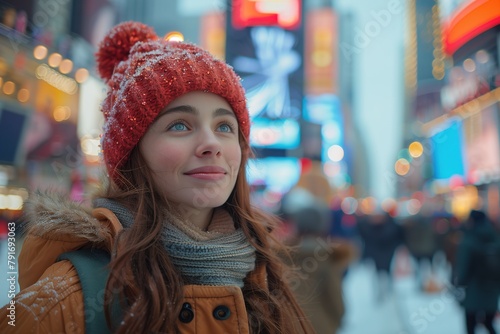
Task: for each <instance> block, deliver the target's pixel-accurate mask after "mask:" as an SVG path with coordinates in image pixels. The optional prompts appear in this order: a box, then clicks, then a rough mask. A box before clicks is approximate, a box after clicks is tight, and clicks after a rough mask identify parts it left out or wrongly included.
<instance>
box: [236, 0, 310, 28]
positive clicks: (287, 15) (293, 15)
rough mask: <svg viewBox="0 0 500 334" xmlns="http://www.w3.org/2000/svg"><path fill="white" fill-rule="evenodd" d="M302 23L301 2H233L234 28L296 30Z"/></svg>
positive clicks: (296, 0) (261, 0)
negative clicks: (261, 27)
mask: <svg viewBox="0 0 500 334" xmlns="http://www.w3.org/2000/svg"><path fill="white" fill-rule="evenodd" d="M300 21H301V0H233V6H232V22H233V27H235V28H237V29H242V28H246V27H253V26H279V27H281V28H284V29H291V30H293V29H296V28H298V27H299V26H300Z"/></svg>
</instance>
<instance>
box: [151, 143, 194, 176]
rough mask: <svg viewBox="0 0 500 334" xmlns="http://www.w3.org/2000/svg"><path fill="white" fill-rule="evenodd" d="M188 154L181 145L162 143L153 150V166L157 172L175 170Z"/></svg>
mask: <svg viewBox="0 0 500 334" xmlns="http://www.w3.org/2000/svg"><path fill="white" fill-rule="evenodd" d="M185 156H186V150H182V149H180V147H179V145H161V146H158V147H155V149H154V150H152V151H151V154H150V159H149V160H150V161H151V162H152V163H151V167H152V169H153V171H155V172H166V171H169V172H171V171H173V170H175V169H176V168H177V165H178V164H179V162H181V161H182V160H183V159H184V157H185Z"/></svg>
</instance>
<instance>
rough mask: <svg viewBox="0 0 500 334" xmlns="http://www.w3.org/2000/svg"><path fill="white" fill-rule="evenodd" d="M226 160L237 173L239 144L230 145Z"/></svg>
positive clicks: (239, 160) (239, 154)
mask: <svg viewBox="0 0 500 334" xmlns="http://www.w3.org/2000/svg"><path fill="white" fill-rule="evenodd" d="M227 160H228V164H229V166H231V169H233V170H234V172H235V173H238V169H239V168H240V164H241V148H240V145H239V144H238V145H235V146H233V147H231V149H230V150H229V151H228V154H227Z"/></svg>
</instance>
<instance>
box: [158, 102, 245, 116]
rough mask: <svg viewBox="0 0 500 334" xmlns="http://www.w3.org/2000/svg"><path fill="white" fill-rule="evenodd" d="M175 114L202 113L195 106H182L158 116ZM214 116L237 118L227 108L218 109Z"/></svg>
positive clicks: (167, 110)
mask: <svg viewBox="0 0 500 334" xmlns="http://www.w3.org/2000/svg"><path fill="white" fill-rule="evenodd" d="M174 112H185V113H188V114H193V115H199V114H200V111H199V110H198V109H197V108H195V107H193V106H190V105H181V106H176V107H173V108H169V109H166V110H164V111H162V112H161V113H160V114H159V115H158V118H160V117H162V116H164V115H167V114H170V113H174ZM214 116H215V117H218V116H232V117H234V118H236V115H235V114H234V112H232V111H231V110H228V109H225V108H217V109H215V110H214Z"/></svg>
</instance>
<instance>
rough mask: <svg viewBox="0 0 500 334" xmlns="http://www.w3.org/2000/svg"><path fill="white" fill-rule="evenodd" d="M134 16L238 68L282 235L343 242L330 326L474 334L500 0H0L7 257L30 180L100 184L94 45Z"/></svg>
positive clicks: (494, 193)
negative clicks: (476, 251) (470, 288)
mask: <svg viewBox="0 0 500 334" xmlns="http://www.w3.org/2000/svg"><path fill="white" fill-rule="evenodd" d="M127 20H136V21H141V22H144V23H146V24H148V25H151V26H152V27H154V29H155V31H156V32H157V34H158V35H160V36H161V35H165V38H167V39H180V40H186V41H189V42H193V43H196V44H199V45H200V46H202V47H203V48H205V49H207V50H208V51H210V52H211V53H212V54H214V55H215V56H217V57H219V58H220V59H225V60H226V61H227V62H228V63H229V64H230V65H232V66H233V67H234V69H235V71H236V72H237V73H238V74H239V75H240V76H241V78H242V79H243V81H242V83H243V86H244V87H245V90H246V94H247V98H248V104H249V111H250V115H251V118H252V122H253V127H252V132H251V144H252V147H253V149H254V151H255V153H256V157H255V159H252V160H251V161H250V165H249V168H248V178H249V181H250V183H251V185H252V197H253V199H254V203H255V204H256V205H257V206H260V207H262V208H263V209H265V210H268V211H270V212H273V213H277V214H280V215H281V216H282V217H283V219H284V221H285V224H284V225H283V228H282V229H281V230H280V231H277V234H278V235H279V237H280V238H283V239H284V240H286V241H290V242H292V241H293V240H299V239H300V238H299V239H297V236H300V235H301V233H306V234H311V233H312V232H314V233H315V234H314V235H315V237H314V238H313V239H312V240H313V243H312V245H313V249H315V247H320V246H321V245H324V243H322V242H320V239H318V238H320V237H321V238H323V237H324V238H325V240H328V242H329V243H332V245H333V247H334V249H338V250H339V252H335V254H341V255H342V254H343V256H339V257H336V258H335V259H334V260H332V262H333V263H334V265H335V266H336V268H337V269H336V270H337V275H336V276H335V277H336V278H335V279H337V280H338V284H337V286H338V289H337V290H336V291H337V292H336V294H337V295H340V296H342V298H341V300H340V301H339V303H340V304H339V303H338V304H337V306H338V308H339V309H338V312H336V313H335V315H333V314H332V315H329V316H328V317H330V318H333V317H335V318H336V325H335V326H333V327H329V329H328V330H325V331H324V332H322V333H333V332H334V331H336V332H338V333H344V334H350V333H368V332H369V333H383V334H391V333H398V334H402V333H465V322H464V320H463V317H464V316H463V310H462V309H461V306H460V298H459V297H460V296H458V297H457V294H458V295H460V291H455V290H454V288H453V287H450V284H451V283H452V277H453V267H454V264H455V255H456V248H457V246H458V244H459V243H460V240H461V237H462V234H463V233H464V226H465V225H466V221H467V218H468V215H469V212H470V210H471V209H474V208H481V209H482V210H483V211H485V212H486V213H487V215H488V217H489V218H490V219H491V221H492V223H493V224H494V226H495V227H496V228H497V229H498V226H499V224H500V211H499V204H500V193H499V191H500V182H499V180H500V137H499V129H500V128H499V125H500V123H499V106H500V104H499V102H500V70H499V68H500V65H499V63H500V51H499V50H500V2H499V1H498V0H418V1H417V0H372V1H368V0H349V1H348V0H234V1H231V0H227V1H226V0H203V1H200V0H149V1H140V0H86V1H77V0H12V1H5V0H0V238H1V239H2V241H1V242H2V244H1V245H2V246H1V247H0V258H1V259H2V260H0V261H1V263H0V267H1V268H3V267H4V266H6V263H7V260H5V261H4V260H3V259H6V258H7V255H6V254H7V238H8V232H9V231H8V229H7V223H8V222H17V220H18V219H19V217H20V216H21V214H22V210H23V207H22V206H23V201H24V199H26V197H27V195H28V192H29V191H31V190H33V189H50V190H51V191H56V192H61V193H65V194H70V196H71V198H72V199H73V200H75V201H84V202H85V201H87V200H88V195H89V194H90V193H91V192H92V191H93V190H94V189H95V187H97V186H98V185H99V184H100V177H101V175H102V172H103V169H102V164H101V163H100V157H99V149H100V148H99V140H100V133H101V127H102V123H103V118H102V115H101V113H100V103H101V101H102V99H103V97H104V95H105V93H106V86H105V84H104V83H103V82H102V81H101V80H100V79H99V77H98V75H97V74H96V69H95V61H94V53H95V51H96V47H97V45H98V43H99V42H100V40H101V39H102V38H103V36H104V34H105V33H106V32H108V31H109V29H111V27H112V26H114V25H115V24H116V23H118V22H121V21H127ZM297 190H299V191H297ZM300 190H303V191H302V192H301V191H300ZM287 203H288V205H287ZM306 204H308V207H307V208H306V209H311V208H314V210H316V211H314V210H313V211H314V212H315V213H319V212H320V213H321V215H319V216H317V219H316V218H315V219H314V220H313V219H312V218H311V217H312V215H313V214H314V212H313V213H311V211H302V212H299V211H300V209H301V208H302V206H303V207H304V208H305V207H306ZM304 212H309V213H310V215H306V216H305V217H306V218H305V219H306V225H315V224H316V225H318V226H319V222H322V223H321V224H322V225H321V226H320V228H318V229H317V230H315V231H310V230H308V229H306V230H307V231H306V232H304V231H303V229H302V227H303V224H302V225H301V224H300V220H301V219H303V218H304ZM315 217H316V216H315ZM377 222H378V223H377ZM379 225H384V226H386V225H387V226H389V225H390V226H391V228H389V227H387V228H385V227H384V229H383V232H380V231H378V230H380V229H377V228H374V226H379ZM393 225H394V226H393ZM392 227H394V229H393V228H392ZM375 230H377V231H375ZM21 232H22V231H21V230H20V229H18V230H17V231H16V238H17V240H18V241H17V243H16V251H17V252H18V251H19V249H20V248H21V245H22V237H21ZM300 240H302V239H300ZM321 240H322V239H321ZM335 247H336V248H335ZM382 248H383V249H384V250H381V249H382ZM320 249H322V250H323V251H326V252H327V253H329V252H330V248H325V249H323V248H320ZM313 253H314V252H313ZM379 253H383V254H382V255H380V256H379V255H377V254H379ZM314 254H316V256H315V255H311V256H310V257H307V258H306V260H307V259H312V260H314V261H313V262H312V264H315V265H318V264H323V262H325V260H323V259H324V258H323V257H321V256H319V255H318V254H319V252H315V253H314ZM378 257H382V258H383V260H382V263H384V264H382V265H381V264H380V263H379V261H378V260H377V258H378ZM304 261H305V260H302V262H301V263H299V265H298V266H299V267H301V269H302V270H303V271H306V272H307V273H312V272H317V269H316V268H317V267H316V266H312V265H311V263H309V262H311V261H309V262H307V263H308V264H306V262H304ZM328 261H329V260H328ZM4 262H5V264H4ZM5 271H6V272H8V270H7V269H5ZM381 272H382V273H385V274H384V275H385V276H384V275H382V276H381V275H380V274H381ZM2 277H3V276H2ZM384 277H385V278H384ZM332 280H333V278H332ZM7 290H8V286H7V282H5V280H3V279H2V280H0V301H1V304H2V305H3V304H4V303H6V302H7V301H8V298H7V292H5V293H4V292H3V291H7ZM339 305H340V306H339ZM323 308H324V309H327V307H326V306H325V307H323ZM337 320H338V321H337ZM495 324H496V325H497V328H499V327H500V320H499V319H498V318H497V320H495ZM481 330H484V328H478V333H479V332H480V331H481ZM482 333H486V330H484V331H483V332H482Z"/></svg>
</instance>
